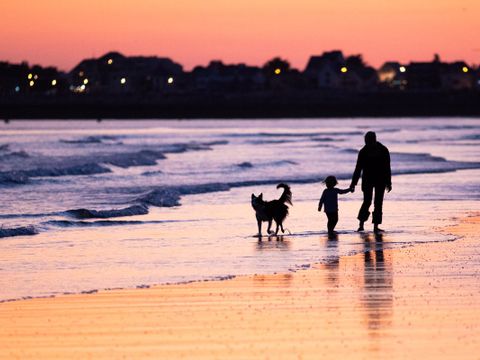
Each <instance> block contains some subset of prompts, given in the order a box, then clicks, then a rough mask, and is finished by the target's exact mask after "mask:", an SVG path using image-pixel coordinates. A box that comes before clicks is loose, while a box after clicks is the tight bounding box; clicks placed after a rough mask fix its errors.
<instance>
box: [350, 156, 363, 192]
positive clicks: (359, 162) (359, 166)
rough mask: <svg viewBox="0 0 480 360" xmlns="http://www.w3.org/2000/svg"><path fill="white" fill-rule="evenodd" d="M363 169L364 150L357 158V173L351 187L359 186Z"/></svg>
mask: <svg viewBox="0 0 480 360" xmlns="http://www.w3.org/2000/svg"><path fill="white" fill-rule="evenodd" d="M362 169H363V153H362V150H360V151H359V152H358V157H357V165H355V171H354V172H353V176H352V182H351V183H350V187H355V186H357V183H358V180H359V179H360V174H361V173H362Z"/></svg>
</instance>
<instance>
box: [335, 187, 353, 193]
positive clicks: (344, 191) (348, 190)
mask: <svg viewBox="0 0 480 360" xmlns="http://www.w3.org/2000/svg"><path fill="white" fill-rule="evenodd" d="M349 192H353V191H352V188H348V189H338V193H339V194H347V193H349Z"/></svg>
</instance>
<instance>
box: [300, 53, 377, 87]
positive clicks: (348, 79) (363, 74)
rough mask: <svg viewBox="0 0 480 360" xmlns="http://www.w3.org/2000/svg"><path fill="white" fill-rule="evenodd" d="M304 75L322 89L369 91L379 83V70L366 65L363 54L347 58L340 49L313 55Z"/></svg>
mask: <svg viewBox="0 0 480 360" xmlns="http://www.w3.org/2000/svg"><path fill="white" fill-rule="evenodd" d="M304 75H305V76H306V77H307V79H308V80H309V81H310V83H311V84H312V85H313V86H314V87H317V88H320V89H322V88H323V89H343V90H352V91H368V90H374V89H376V86H377V83H378V78H377V72H376V71H375V69H373V68H372V67H369V66H366V65H365V64H364V63H363V60H362V59H361V56H350V57H347V58H345V57H344V56H343V53H342V52H341V51H338V50H337V51H330V52H325V53H323V54H322V55H320V56H312V57H311V58H310V60H309V61H308V64H307V67H306V68H305V71H304Z"/></svg>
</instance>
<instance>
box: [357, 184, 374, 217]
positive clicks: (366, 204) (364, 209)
mask: <svg viewBox="0 0 480 360" xmlns="http://www.w3.org/2000/svg"><path fill="white" fill-rule="evenodd" d="M362 191H363V203H362V206H361V207H360V211H359V212H358V217H357V219H358V220H360V226H362V225H363V223H364V222H365V221H367V220H368V217H369V216H370V211H369V209H370V205H371V204H372V197H373V186H370V185H367V184H365V185H364V184H362Z"/></svg>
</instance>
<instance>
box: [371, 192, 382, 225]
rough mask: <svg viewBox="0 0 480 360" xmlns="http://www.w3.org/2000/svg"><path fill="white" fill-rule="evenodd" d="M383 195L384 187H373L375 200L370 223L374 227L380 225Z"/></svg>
mask: <svg viewBox="0 0 480 360" xmlns="http://www.w3.org/2000/svg"><path fill="white" fill-rule="evenodd" d="M384 195H385V186H384V185H377V186H375V200H374V202H373V213H372V222H373V223H374V224H375V225H380V224H381V223H382V215H383V196H384Z"/></svg>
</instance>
